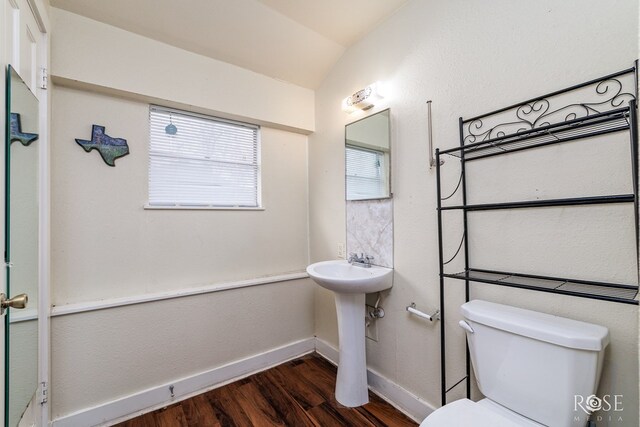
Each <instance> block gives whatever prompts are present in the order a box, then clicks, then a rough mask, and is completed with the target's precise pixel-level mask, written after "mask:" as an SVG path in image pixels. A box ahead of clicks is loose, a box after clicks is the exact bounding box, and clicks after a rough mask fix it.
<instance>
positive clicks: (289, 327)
mask: <svg viewBox="0 0 640 427" xmlns="http://www.w3.org/2000/svg"><path fill="white" fill-rule="evenodd" d="M313 286H314V285H312V284H311V283H310V281H309V280H308V279H304V280H295V281H290V282H282V283H276V284H272V285H263V286H256V287H252V288H244V289H234V290H230V291H224V292H216V293H212V294H205V295H198V296H190V297H184V298H179V299H175V300H164V301H158V302H152V303H146V304H138V305H132V306H126V307H119V308H113V309H109V310H100V311H93V312H87V313H80V314H73V315H69V316H62V317H54V318H53V319H52V331H51V353H52V357H51V367H52V369H51V372H52V378H51V384H52V386H53V390H52V392H51V409H52V419H56V418H59V417H60V416H62V415H66V414H70V413H73V412H75V411H78V410H81V409H85V408H90V407H92V406H94V405H99V404H101V403H105V402H109V401H111V400H115V399H117V398H121V397H126V396H128V395H129V394H132V393H135V392H139V391H142V390H146V389H148V388H152V387H156V386H159V385H162V384H166V383H168V382H171V381H173V380H177V379H181V378H184V377H187V376H190V375H195V374H198V373H201V372H204V371H208V370H210V369H213V368H215V367H218V366H222V365H224V364H226V363H230V362H234V361H237V360H239V359H242V358H245V357H249V356H252V355H255V354H259V353H260V352H263V351H267V350H270V349H272V348H275V347H278V346H281V345H285V344H287V343H290V342H294V341H297V340H300V339H305V338H309V337H310V336H312V335H313V313H312V311H313V302H312V297H313ZM291 301H295V304H292V303H291ZM140 409H143V408H140Z"/></svg>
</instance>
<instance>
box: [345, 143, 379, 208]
mask: <svg viewBox="0 0 640 427" xmlns="http://www.w3.org/2000/svg"><path fill="white" fill-rule="evenodd" d="M346 163H347V168H346V169H347V200H359V199H377V198H382V197H385V196H386V195H387V194H386V183H387V177H386V176H385V172H384V171H385V170H386V168H385V164H384V163H385V155H384V153H383V152H382V151H375V150H368V149H366V148H360V147H355V146H352V145H347V147H346Z"/></svg>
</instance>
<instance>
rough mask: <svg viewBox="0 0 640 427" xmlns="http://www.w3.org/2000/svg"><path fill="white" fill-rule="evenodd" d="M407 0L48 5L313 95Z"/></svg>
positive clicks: (101, 0) (147, 0)
mask: <svg viewBox="0 0 640 427" xmlns="http://www.w3.org/2000/svg"><path fill="white" fill-rule="evenodd" d="M407 1H408V0H180V1H178V0H109V1H105V0H51V5H52V6H53V7H57V8H61V9H65V10H67V11H69V12H73V13H76V14H79V15H83V16H86V17H88V18H91V19H94V20H97V21H101V22H104V23H106V24H110V25H113V26H116V27H119V28H122V29H124V30H127V31H131V32H133V33H137V34H140V35H142V36H145V37H149V38H152V39H155V40H158V41H161V42H164V43H167V44H170V45H173V46H176V47H179V48H182V49H185V50H189V51H192V52H195V53H198V54H201V55H205V56H208V57H211V58H214V59H218V60H220V61H224V62H228V63H230V64H234V65H237V66H240V67H243V68H247V69H249V70H252V71H255V72H257V73H260V74H264V75H267V76H270V77H273V78H276V79H279V80H283V81H287V82H290V83H293V84H296V85H299V86H303V87H307V88H311V89H314V88H316V87H318V85H320V83H321V82H322V80H323V79H324V77H325V76H326V74H327V73H328V72H329V70H330V69H331V67H332V66H333V65H334V64H335V62H336V61H337V60H338V58H340V56H341V55H342V53H343V52H344V51H345V50H346V49H347V48H348V47H349V46H351V45H352V44H354V43H356V42H357V41H358V40H359V39H360V38H361V37H362V36H364V35H365V34H366V33H367V32H369V31H371V30H372V29H373V28H374V27H375V26H376V25H377V24H378V23H380V22H381V21H383V20H384V19H385V18H387V17H388V16H390V15H391V14H393V12H395V11H396V10H397V9H398V8H400V7H401V6H402V5H404V4H405V3H406V2H407ZM150 54H151V53H150ZM175 66H176V67H179V66H180V64H175Z"/></svg>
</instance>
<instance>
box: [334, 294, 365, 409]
mask: <svg viewBox="0 0 640 427" xmlns="http://www.w3.org/2000/svg"><path fill="white" fill-rule="evenodd" d="M335 298H336V311H337V312H338V340H339V347H340V356H339V357H340V359H339V362H338V377H337V379H336V400H337V401H338V402H340V403H341V404H343V405H344V406H348V407H356V406H362V405H364V404H365V403H368V402H369V388H368V385H367V359H366V352H365V323H364V321H365V312H366V310H365V294H363V293H356V294H345V293H338V292H336V293H335Z"/></svg>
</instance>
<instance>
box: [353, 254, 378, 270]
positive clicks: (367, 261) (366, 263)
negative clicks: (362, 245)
mask: <svg viewBox="0 0 640 427" xmlns="http://www.w3.org/2000/svg"><path fill="white" fill-rule="evenodd" d="M347 261H348V262H349V264H351V265H355V266H358V267H364V268H369V267H371V261H373V257H372V256H369V255H366V254H364V253H360V256H358V254H357V253H355V252H352V253H350V254H349V259H348V260H347Z"/></svg>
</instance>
